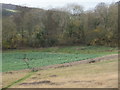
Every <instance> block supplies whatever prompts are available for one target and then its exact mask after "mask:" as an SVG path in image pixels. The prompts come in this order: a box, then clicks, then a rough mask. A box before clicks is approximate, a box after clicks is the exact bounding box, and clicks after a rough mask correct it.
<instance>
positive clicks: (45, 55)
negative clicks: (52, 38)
mask: <svg viewBox="0 0 120 90" xmlns="http://www.w3.org/2000/svg"><path fill="white" fill-rule="evenodd" d="M113 53H117V48H111V47H100V46H69V47H52V48H40V49H31V50H30V49H29V50H19V51H18V50H15V51H14V50H13V51H4V52H3V72H6V71H12V70H21V69H27V66H26V64H25V62H24V61H23V58H24V54H26V55H27V56H26V57H27V58H28V59H29V64H30V67H31V68H32V67H40V66H48V65H54V64H63V63H68V62H73V61H80V60H84V59H89V58H95V57H100V56H103V55H107V54H113Z"/></svg>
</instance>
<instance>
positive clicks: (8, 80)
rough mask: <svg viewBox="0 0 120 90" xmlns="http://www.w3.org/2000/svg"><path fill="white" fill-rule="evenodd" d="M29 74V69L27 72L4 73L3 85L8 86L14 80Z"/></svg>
mask: <svg viewBox="0 0 120 90" xmlns="http://www.w3.org/2000/svg"><path fill="white" fill-rule="evenodd" d="M27 74H28V71H26V72H25V71H24V72H21V71H20V72H19V71H18V72H17V71H13V72H5V73H2V87H6V86H8V85H10V84H11V83H13V82H14V81H17V80H19V79H20V78H22V77H24V76H25V75H27Z"/></svg>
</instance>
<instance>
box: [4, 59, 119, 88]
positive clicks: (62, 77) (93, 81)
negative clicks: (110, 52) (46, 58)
mask: <svg viewBox="0 0 120 90" xmlns="http://www.w3.org/2000/svg"><path fill="white" fill-rule="evenodd" d="M20 75H21V74H20ZM22 75H23V74H22ZM6 77H7V76H6ZM17 77H18V76H17ZM10 78H11V76H10ZM11 80H12V79H11ZM4 81H6V83H7V78H6V79H4ZM4 83H5V82H4ZM12 87H13V88H117V87H118V59H117V58H116V59H114V60H108V61H101V62H98V63H92V64H80V65H75V66H71V67H62V68H56V69H53V68H52V69H47V70H42V71H39V72H37V73H36V74H35V75H33V76H31V77H30V78H28V79H27V80H25V81H24V82H22V83H19V84H17V85H15V86H12Z"/></svg>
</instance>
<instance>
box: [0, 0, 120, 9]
mask: <svg viewBox="0 0 120 90" xmlns="http://www.w3.org/2000/svg"><path fill="white" fill-rule="evenodd" d="M117 1H119V0H0V3H7V4H15V5H24V6H29V7H37V8H44V9H49V8H60V7H64V6H65V5H67V4H71V3H76V4H80V5H82V6H83V7H84V9H85V10H87V9H92V8H94V7H95V6H96V5H97V4H98V3H100V2H105V3H107V4H110V3H112V2H117Z"/></svg>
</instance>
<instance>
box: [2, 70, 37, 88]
mask: <svg viewBox="0 0 120 90" xmlns="http://www.w3.org/2000/svg"><path fill="white" fill-rule="evenodd" d="M34 73H35V72H29V73H28V74H27V75H25V76H24V77H22V78H20V79H18V80H16V81H13V82H11V83H10V84H9V85H7V86H6V87H3V90H6V89H7V88H9V87H11V86H13V85H15V84H17V83H20V82H22V81H24V80H26V79H27V78H29V77H30V76H32V75H33V74H34Z"/></svg>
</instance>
